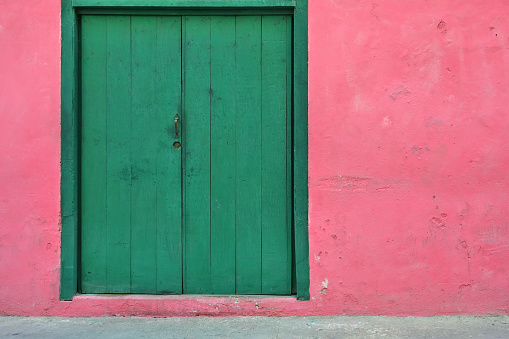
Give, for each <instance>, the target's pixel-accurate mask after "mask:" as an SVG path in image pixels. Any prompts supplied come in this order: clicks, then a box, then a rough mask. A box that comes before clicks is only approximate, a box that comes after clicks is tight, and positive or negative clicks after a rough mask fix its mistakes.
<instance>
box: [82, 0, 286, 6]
mask: <svg viewBox="0 0 509 339" xmlns="http://www.w3.org/2000/svg"><path fill="white" fill-rule="evenodd" d="M295 3H296V1H295V0H192V1H189V0H73V1H72V5H73V6H74V7H125V6H127V7H193V8H199V7H204V8H211V7H295Z"/></svg>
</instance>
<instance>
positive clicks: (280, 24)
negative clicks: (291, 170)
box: [261, 16, 291, 294]
mask: <svg viewBox="0 0 509 339" xmlns="http://www.w3.org/2000/svg"><path fill="white" fill-rule="evenodd" d="M286 20H287V18H286V17H285V16H263V17H262V133H261V137H262V142H261V145H262V293H263V294H290V292H291V246H290V242H289V241H288V240H289V238H288V235H289V234H291V232H290V229H289V228H288V222H287V197H286V195H287V185H288V184H287V180H286V179H287V177H286V169H287V162H286V159H287V149H286V139H287V133H286V132H287V126H286V120H287V119H286V100H287V84H286V82H287V77H286V71H287V63H288V62H290V60H287V51H286V46H287V41H288V37H287V34H286Z"/></svg>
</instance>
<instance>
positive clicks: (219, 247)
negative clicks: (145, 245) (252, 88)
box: [210, 16, 235, 294]
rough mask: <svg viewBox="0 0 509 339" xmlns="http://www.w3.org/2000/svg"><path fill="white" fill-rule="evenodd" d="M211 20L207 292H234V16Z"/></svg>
mask: <svg viewBox="0 0 509 339" xmlns="http://www.w3.org/2000/svg"><path fill="white" fill-rule="evenodd" d="M211 20H212V21H211V32H210V39H211V75H210V76H211V79H210V83H211V91H210V105H211V121H210V130H211V142H210V153H211V163H210V176H211V192H210V194H211V230H210V232H211V245H210V246H211V248H210V253H211V278H210V279H211V291H212V293H216V294H235V166H234V164H235V17H234V16H219V17H215V16H214V17H212V18H211Z"/></svg>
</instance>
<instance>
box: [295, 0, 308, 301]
mask: <svg viewBox="0 0 509 339" xmlns="http://www.w3.org/2000/svg"><path fill="white" fill-rule="evenodd" d="M293 43H294V45H293V59H294V60H293V62H294V64H293V72H294V80H293V107H294V113H293V114H294V120H293V123H294V125H293V175H294V179H293V185H294V186H293V192H294V193H293V214H294V232H295V274H296V280H297V299H298V300H309V298H310V295H309V235H308V206H309V205H308V204H309V198H308V0H297V5H296V7H295V10H294V28H293Z"/></svg>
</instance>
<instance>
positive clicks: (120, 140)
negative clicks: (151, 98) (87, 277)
mask: <svg viewBox="0 0 509 339" xmlns="http://www.w3.org/2000/svg"><path fill="white" fill-rule="evenodd" d="M106 26H107V27H106V30H107V31H106V41H107V47H106V59H107V60H106V70H107V74H106V128H107V130H106V131H105V133H106V140H107V141H106V159H105V160H106V161H105V163H106V185H105V186H106V187H105V188H106V208H107V211H106V213H107V230H106V235H105V236H106V248H105V250H106V285H107V286H106V291H107V292H108V293H129V292H130V291H131V283H130V277H131V267H130V259H131V229H130V224H131V213H130V212H131V211H130V207H131V138H129V135H128V134H126V132H129V130H130V129H131V100H125V99H124V98H131V20H130V18H129V17H125V16H109V17H107V19H106ZM86 33H87V32H84V37H85V39H86V38H87V35H86ZM92 52H93V53H95V54H97V53H98V52H100V51H95V50H93V49H92ZM84 71H85V72H84V74H85V75H87V74H88V72H87V70H84ZM92 75H93V74H92ZM86 97H87V98H88V99H90V100H94V97H89V96H86ZM121 98H122V99H121ZM101 113H104V112H101ZM85 130H86V131H87V132H88V129H85ZM86 137H87V135H86V134H84V138H86ZM84 166H85V163H84ZM91 175H93V174H91ZM83 187H84V188H85V189H87V183H83ZM84 211H87V209H86V208H85V207H84ZM90 212H91V213H94V210H91V211H90ZM86 226H87V225H84V227H83V228H84V230H85V229H86ZM87 240H89V241H87V242H85V244H88V243H89V242H90V239H87ZM92 260H93V259H92Z"/></svg>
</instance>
